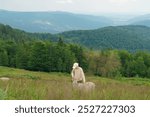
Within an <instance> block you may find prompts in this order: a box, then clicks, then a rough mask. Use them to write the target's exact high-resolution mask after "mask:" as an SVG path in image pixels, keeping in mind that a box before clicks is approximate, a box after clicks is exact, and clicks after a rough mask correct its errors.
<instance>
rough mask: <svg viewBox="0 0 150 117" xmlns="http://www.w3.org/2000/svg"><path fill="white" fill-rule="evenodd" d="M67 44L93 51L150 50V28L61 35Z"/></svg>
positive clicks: (122, 27) (103, 30)
mask: <svg viewBox="0 0 150 117" xmlns="http://www.w3.org/2000/svg"><path fill="white" fill-rule="evenodd" d="M60 35H62V36H63V37H64V39H67V41H68V42H73V43H79V44H81V45H84V46H86V47H89V48H93V49H104V48H114V49H127V50H130V51H136V50H150V28H148V27H145V26H116V27H105V28H100V29H97V30H87V31H69V32H64V33H61V34H60Z"/></svg>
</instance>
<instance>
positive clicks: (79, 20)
mask: <svg viewBox="0 0 150 117" xmlns="http://www.w3.org/2000/svg"><path fill="white" fill-rule="evenodd" d="M10 19H11V20H10ZM0 23H2V24H7V25H10V26H12V27H13V28H18V29H21V30H25V31H27V32H48V33H58V32H62V31H69V30H80V29H81V30H83V29H96V28H100V27H105V26H110V25H112V23H113V22H112V21H111V20H110V19H109V18H106V17H103V16H92V15H82V14H73V13H68V12H15V11H5V10H0Z"/></svg>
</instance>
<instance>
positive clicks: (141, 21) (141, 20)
mask: <svg viewBox="0 0 150 117" xmlns="http://www.w3.org/2000/svg"><path fill="white" fill-rule="evenodd" d="M128 22H129V23H130V24H133V25H144V26H148V27H150V14H147V15H142V16H138V17H135V18H133V19H131V20H129V21H128Z"/></svg>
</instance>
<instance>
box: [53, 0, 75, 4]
mask: <svg viewBox="0 0 150 117" xmlns="http://www.w3.org/2000/svg"><path fill="white" fill-rule="evenodd" d="M56 2H57V3H59V4H71V3H73V0H57V1H56Z"/></svg>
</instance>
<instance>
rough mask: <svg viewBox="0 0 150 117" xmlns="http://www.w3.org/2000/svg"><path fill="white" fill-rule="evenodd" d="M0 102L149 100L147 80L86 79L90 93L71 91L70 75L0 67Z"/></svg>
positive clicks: (149, 87) (92, 77)
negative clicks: (90, 85)
mask: <svg viewBox="0 0 150 117" xmlns="http://www.w3.org/2000/svg"><path fill="white" fill-rule="evenodd" d="M0 77H9V78H10V80H9V81H1V80H0V99H8V100H13V99H15V100H16V99H17V100H33V99H34V100H39V99H40V100H51V99H53V100H56V99H58V100H60V99H61V100H64V99H69V100H72V99H73V100H74V99H75V100H76V99H93V100H95V99H98V100H99V99H100V100H108V99H109V100H114V99H115V100H117V99H119V100H122V99H130V100H131V99H140V100H141V99H150V80H149V79H141V78H120V79H109V78H102V77H95V76H86V79H87V81H92V82H94V83H95V84H96V89H95V91H94V92H92V93H83V92H80V91H76V90H73V88H72V84H71V77H70V74H64V73H45V72H31V71H27V70H20V69H14V68H7V67H0Z"/></svg>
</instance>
